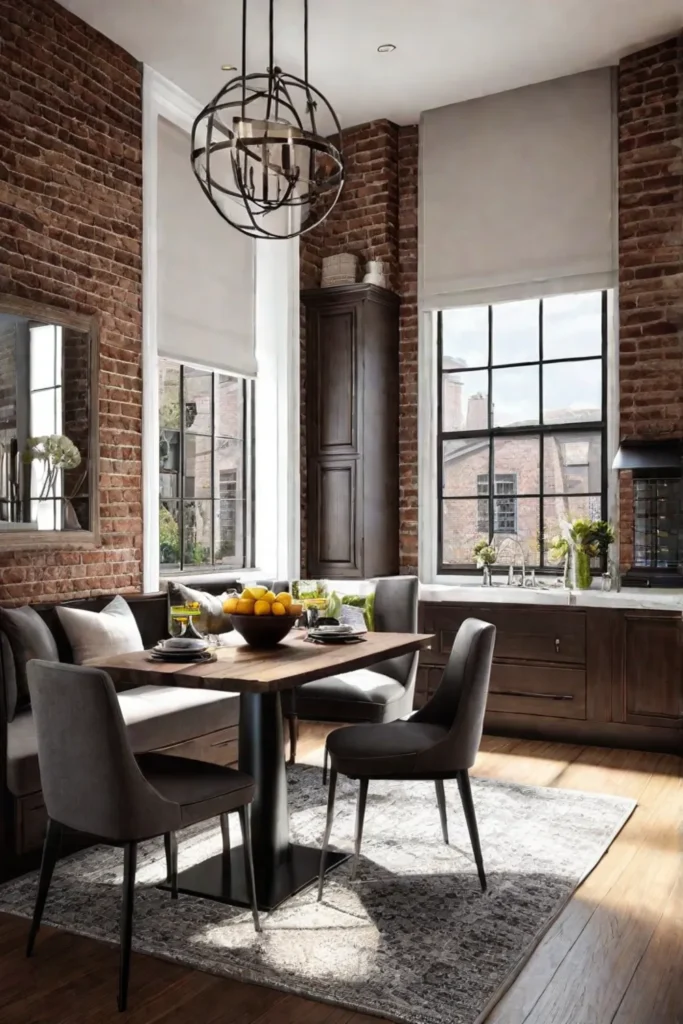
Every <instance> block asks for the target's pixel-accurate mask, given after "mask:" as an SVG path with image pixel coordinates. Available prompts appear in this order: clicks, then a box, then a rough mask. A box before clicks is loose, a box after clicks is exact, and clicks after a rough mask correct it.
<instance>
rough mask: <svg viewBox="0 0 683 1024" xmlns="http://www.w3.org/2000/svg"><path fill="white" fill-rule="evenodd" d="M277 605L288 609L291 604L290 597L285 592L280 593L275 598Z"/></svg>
mask: <svg viewBox="0 0 683 1024" xmlns="http://www.w3.org/2000/svg"><path fill="white" fill-rule="evenodd" d="M275 600H276V601H277V602H278V604H281V605H284V607H285V608H289V606H290V605H291V603H292V595H291V594H288V593H287V591H286V590H283V591H281V593H279V594H278V595H277V597H276V598H275Z"/></svg>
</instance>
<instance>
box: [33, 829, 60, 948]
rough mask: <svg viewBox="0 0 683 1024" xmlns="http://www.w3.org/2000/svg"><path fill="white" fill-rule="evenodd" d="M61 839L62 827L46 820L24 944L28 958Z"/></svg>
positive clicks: (38, 926) (41, 914) (34, 939)
mask: <svg viewBox="0 0 683 1024" xmlns="http://www.w3.org/2000/svg"><path fill="white" fill-rule="evenodd" d="M61 838H62V826H61V825H58V824H57V822H56V821H52V820H51V819H48V822H47V831H46V832H45V842H44V843H43V858H42V860H41V863H40V880H39V882H38V892H37V894H36V905H35V908H34V910H33V921H32V922H31V930H30V931H29V933H28V942H27V943H26V956H30V955H31V953H32V952H33V945H34V943H35V941H36V936H37V934H38V929H39V928H40V922H41V919H42V917H43V910H44V909H45V901H46V899H47V894H48V892H49V890H50V882H51V881H52V872H53V871H54V869H55V863H56V861H57V854H58V853H59V842H60V839H61Z"/></svg>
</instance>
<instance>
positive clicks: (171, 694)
mask: <svg viewBox="0 0 683 1024" xmlns="http://www.w3.org/2000/svg"><path fill="white" fill-rule="evenodd" d="M117 696H118V700H119V705H120V707H121V711H122V712H123V718H124V721H125V723H126V726H127V729H128V735H129V737H130V741H131V745H132V747H133V750H134V751H135V753H138V754H140V753H145V752H146V751H148V750H156V749H158V748H160V747H168V746H172V745H173V744H175V743H183V742H184V741H185V740H191V739H194V738H196V737H198V736H206V735H208V734H209V733H212V732H216V731H218V730H219V729H225V728H227V727H228V726H230V725H235V723H236V722H237V720H238V717H239V712H238V707H237V705H236V704H235V701H236V700H238V699H239V696H238V694H234V693H221V692H219V691H217V690H200V689H190V688H188V687H181V686H138V687H135V688H134V689H131V690H125V691H124V692H123V693H119V694H118V695H117ZM7 785H8V788H9V790H10V792H12V793H14V795H15V796H26V795H27V794H29V793H36V792H38V791H39V790H40V788H41V787H40V772H39V769H38V751H37V744H36V731H35V724H34V721H33V714H32V712H31V710H30V709H26V710H24V711H20V712H19V713H18V714H17V716H16V718H15V719H14V721H13V722H10V723H9V725H8V726H7Z"/></svg>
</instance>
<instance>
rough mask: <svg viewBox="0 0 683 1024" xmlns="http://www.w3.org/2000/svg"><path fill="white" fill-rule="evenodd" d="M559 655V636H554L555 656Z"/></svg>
mask: <svg viewBox="0 0 683 1024" xmlns="http://www.w3.org/2000/svg"><path fill="white" fill-rule="evenodd" d="M559 653H560V638H559V636H556V637H555V654H559Z"/></svg>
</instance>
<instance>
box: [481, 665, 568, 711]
mask: <svg viewBox="0 0 683 1024" xmlns="http://www.w3.org/2000/svg"><path fill="white" fill-rule="evenodd" d="M486 707H487V709H488V710H489V711H509V712H512V713H516V714H526V715H547V716H549V717H551V718H585V717H586V673H585V671H584V670H583V669H579V668H564V667H560V666H556V665H545V666H541V665H512V664H505V663H494V665H493V668H492V670H491V684H490V686H489V697H488V701H487V704H486Z"/></svg>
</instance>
